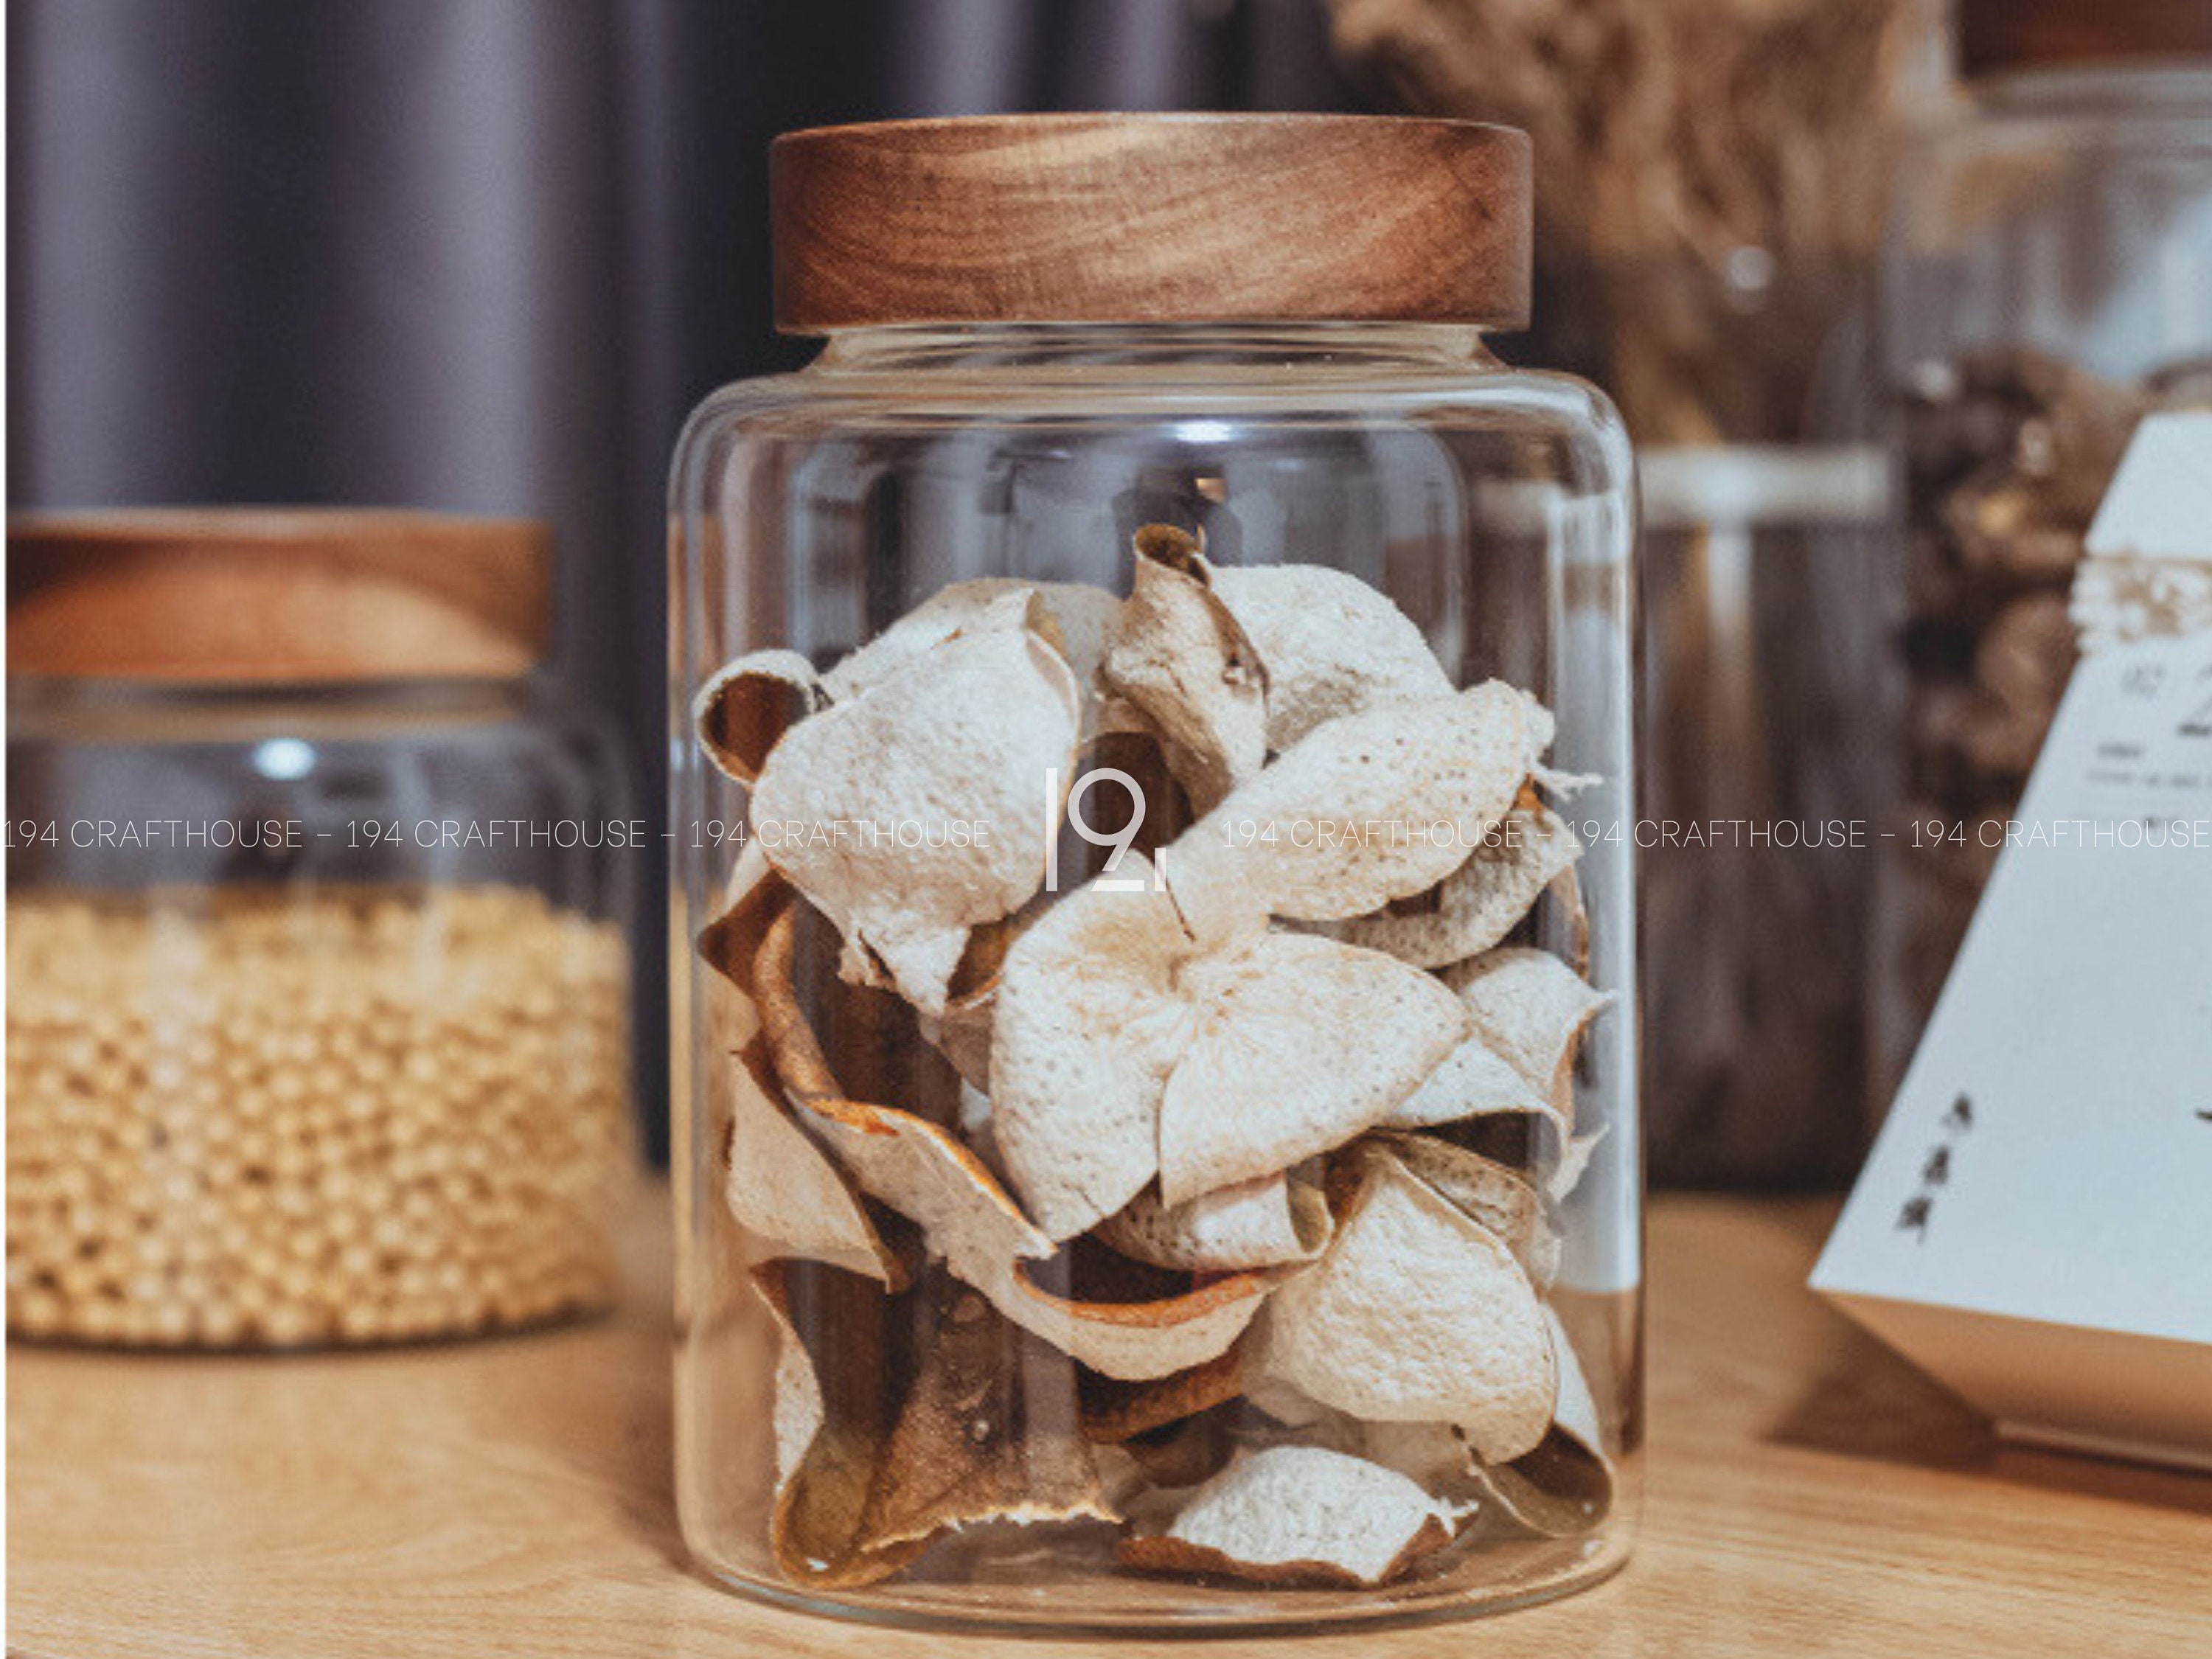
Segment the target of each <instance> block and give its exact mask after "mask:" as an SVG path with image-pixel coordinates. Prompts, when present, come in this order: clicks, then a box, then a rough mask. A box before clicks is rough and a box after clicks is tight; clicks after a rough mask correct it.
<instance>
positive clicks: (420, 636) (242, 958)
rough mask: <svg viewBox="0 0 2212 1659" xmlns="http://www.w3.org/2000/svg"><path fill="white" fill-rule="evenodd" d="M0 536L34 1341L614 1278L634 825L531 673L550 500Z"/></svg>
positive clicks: (443, 1304) (19, 1187)
mask: <svg viewBox="0 0 2212 1659" xmlns="http://www.w3.org/2000/svg"><path fill="white" fill-rule="evenodd" d="M8 541H9V560H8V648H9V686H8V696H9V704H8V763H7V764H8V811H9V821H8V941H7V943H8V980H7V1032H8V1048H7V1083H8V1153H9V1157H8V1291H9V1294H8V1326H9V1331H10V1333H11V1334H21V1335H27V1336H38V1337H49V1338H56V1339H62V1340H76V1341H87V1342H115V1343H129V1344H142V1345H154V1346H193V1347H277V1346H299V1345H313V1344H344V1343H360V1342H373V1341H380V1340H403V1339H416V1338H425V1337H433V1336H451V1335H459V1334H468V1333H473V1332H477V1331H484V1330H490V1329H495V1328H509V1327H513V1326H518V1325H524V1324H528V1323H532V1322H538V1321H543V1320H545V1319H548V1318H550V1317H552V1316H556V1315H560V1314H562V1313H566V1312H569V1311H572V1310H580V1309H585V1308H590V1307H593V1306H596V1305H598V1304H601V1303H603V1302H604V1301H605V1299H606V1298H607V1297H608V1295H609V1293H610V1291H611V1231H610V1230H611V1225H612V1223H613V1220H614V1215H613V1212H612V1208H611V1206H612V1205H613V1204H614V1203H615V1202H616V1201H617V1200H618V1199H619V1198H620V1196H621V1183H622V1182H623V1179H624V1177H625V1176H626V1175H627V1174H628V1172H629V1170H630V1169H631V1167H632V1164H633V1159H634V1155H633V1152H632V1151H631V1147H632V1142H633V1127H632V1121H631V1118H630V1114H629V1062H630V1056H629V1046H628V1037H627V1024H628V1003H627V997H628V978H629V972H628V969H629V964H628V946H627V943H626V939H625V935H624V934H623V931H622V924H623V911H624V909H625V904H624V902H623V881H624V879H625V873H624V867H623V866H624V862H625V860H626V853H625V850H624V849H625V847H626V845H627V844H628V843H629V842H631V841H633V840H634V839H635V835H636V833H637V832H636V829H635V825H634V824H632V823H629V822H627V821H626V820H625V819H624V818H623V817H622V811H623V809H622V805H621V801H622V797H623V790H622V787H621V786H620V781H619V780H620V773H619V769H618V768H617V766H616V764H615V761H614V751H613V750H612V749H611V745H610V744H609V743H608V741H607V739H606V738H605V735H604V734H603V729H602V727H601V726H600V724H599V721H598V720H596V719H595V718H594V717H592V716H590V715H588V714H585V713H583V712H582V711H580V710H579V709H577V708H575V707H574V706H573V705H572V704H570V703H568V702H567V701H565V700H564V699H563V698H562V697H561V696H559V695H557V693H556V691H555V690H554V688H553V687H552V686H551V685H550V683H548V682H547V681H546V680H544V678H542V677H541V676H540V674H539V673H538V664H539V660H540V658H541V656H542V654H543V651H544V644H545V640H546V631H547V628H546V625H547V621H548V601H549V594H550V586H549V581H550V539H549V538H548V536H547V533H546V532H545V531H544V527H543V526H538V525H533V524H527V523H521V522H509V521H501V520H471V519H461V518H452V517H443V516H437V515H432V514H427V513H368V512H337V511H300V512H276V511H258V510H256V511H227V510H195V511H190V512H182V511H179V512H130V513H99V514H91V513H87V514H62V515H55V516H50V517H32V518H19V519H15V520H11V521H10V524H9V532H8Z"/></svg>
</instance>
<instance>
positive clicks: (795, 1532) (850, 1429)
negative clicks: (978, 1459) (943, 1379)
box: [752, 1261, 925, 1589]
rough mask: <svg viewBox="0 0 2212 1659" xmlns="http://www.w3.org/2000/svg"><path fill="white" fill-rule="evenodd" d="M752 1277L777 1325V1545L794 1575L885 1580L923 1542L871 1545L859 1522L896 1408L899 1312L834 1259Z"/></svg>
mask: <svg viewBox="0 0 2212 1659" xmlns="http://www.w3.org/2000/svg"><path fill="white" fill-rule="evenodd" d="M752 1280H753V1286H754V1289H755V1290H756V1291H757V1292H758V1293H759V1295H760V1297H761V1299H762V1301H763V1303H764V1304H766V1306H767V1309H768V1312H769V1318H770V1320H771V1321H772V1322H773V1323H774V1325H775V1330H776V1334H777V1352H776V1365H775V1403H774V1407H773V1409H772V1413H771V1424H772V1429H773V1433H774V1436H775V1460H776V1486H775V1503H774V1507H773V1508H772V1509H771V1510H770V1511H769V1550H770V1552H771V1553H773V1554H774V1556H775V1562H776V1565H777V1566H778V1567H780V1568H781V1570H782V1571H783V1574H784V1576H785V1577H787V1578H788V1579H789V1580H791V1582H792V1583H794V1584H799V1585H803V1586H807V1587H810V1588H813V1589H851V1588H855V1587H857V1586H860V1585H862V1584H872V1583H879V1582H880V1581H882V1580H883V1579H885V1578H888V1577H890V1576H891V1575H892V1574H893V1573H895V1572H897V1571H899V1570H900V1569H901V1568H902V1567H904V1566H906V1565H908V1563H909V1562H911V1561H912V1560H913V1559H915V1557H916V1556H918V1555H920V1554H921V1552H922V1549H923V1548H924V1547H925V1541H921V1540H915V1541H904V1542H900V1543H896V1544H890V1545H888V1546H885V1547H870V1545H869V1544H868V1543H867V1542H866V1539H865V1536H864V1534H863V1533H862V1530H861V1523H862V1516H863V1514H864V1512H865V1510H866V1504H867V1501H868V1497H869V1494H870V1492H872V1489H873V1487H874V1485H875V1478H876V1472H877V1468H878V1463H879V1462H880V1458H881V1453H882V1449H883V1444H884V1437H885V1435H886V1434H887V1433H888V1431H889V1428H890V1418H891V1413H892V1410H893V1409H894V1401H893V1400H892V1399H891V1396H890V1389H889V1387H888V1381H887V1379H888V1378H889V1377H890V1375H891V1373H892V1372H893V1371H895V1370H899V1369H901V1367H900V1365H899V1364H898V1363H897V1361H896V1358H895V1356H894V1352H893V1350H894V1349H895V1347H896V1336H897V1327H898V1325H899V1324H900V1322H901V1321H900V1319H899V1317H898V1316H897V1315H896V1313H895V1311H894V1310H893V1304H891V1303H890V1299H889V1298H887V1297H885V1296H884V1294H883V1290H882V1287H881V1286H879V1285H875V1284H873V1283H872V1282H871V1281H869V1280H867V1279H860V1278H858V1277H855V1276H854V1275H853V1274H851V1273H842V1272H840V1271H839V1270H838V1269H836V1268H834V1267H823V1266H821V1265H819V1264H817V1263H812V1262H800V1261H769V1262H765V1263H763V1264H762V1265H761V1266H760V1267H756V1268H754V1269H753V1274H752Z"/></svg>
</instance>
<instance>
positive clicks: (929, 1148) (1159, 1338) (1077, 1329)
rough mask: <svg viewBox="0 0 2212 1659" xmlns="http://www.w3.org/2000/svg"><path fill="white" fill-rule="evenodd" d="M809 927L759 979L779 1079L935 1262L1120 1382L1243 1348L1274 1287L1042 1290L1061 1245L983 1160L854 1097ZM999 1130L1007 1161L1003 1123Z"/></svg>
mask: <svg viewBox="0 0 2212 1659" xmlns="http://www.w3.org/2000/svg"><path fill="white" fill-rule="evenodd" d="M797 916H798V910H797V907H796V906H795V905H787V906H786V907H785V908H783V909H782V911H781V913H780V914H779V915H777V916H776V918H775V921H772V922H771V923H770V924H769V927H768V928H767V930H766V932H765V933H764V934H763V939H762V942H761V946H760V951H759V954H758V956H757V958H756V963H755V969H754V983H755V987H756V994H757V1000H758V1001H759V1004H760V1008H761V1019H762V1024H763V1031H764V1033H765V1036H766V1039H767V1042H768V1043H769V1050H770V1053H771V1054H773V1056H774V1058H775V1066H776V1072H777V1075H778V1076H779V1078H780V1079H781V1081H782V1083H783V1085H784V1087H785V1089H786V1090H787V1091H789V1092H790V1093H791V1095H792V1096H793V1098H795V1099H796V1100H797V1101H799V1103H800V1104H801V1105H802V1106H804V1107H805V1108H806V1109H807V1110H808V1111H809V1112H810V1113H811V1115H812V1121H813V1122H814V1124H815V1127H816V1128H817V1133H819V1134H820V1136H821V1138H822V1139H823V1140H824V1141H826V1142H827V1143H828V1144H829V1146H830V1148H831V1150H832V1151H833V1152H836V1155H837V1157H838V1158H839V1160H840V1161H841V1162H842V1164H844V1166H845V1167H846V1169H847V1170H849V1171H850V1172H851V1173H852V1175H853V1176H854V1179H855V1180H857V1181H858V1182H860V1186H861V1187H862V1188H864V1189H865V1190H866V1192H867V1193H868V1194H870V1195H871V1196H872V1197H874V1198H876V1199H877V1200H880V1201H881V1202H883V1203H884V1204H886V1205H889V1206H890V1207H891V1208H892V1209H894V1210H896V1211H897V1212H899V1213H900V1214H902V1215H903V1216H905V1217H907V1218H908V1219H909V1220H911V1221H914V1222H915V1223H916V1224H917V1225H919V1226H920V1227H921V1230H922V1235H923V1238H924V1240H925V1243H927V1248H928V1249H929V1252H930V1254H931V1255H933V1256H937V1257H941V1258H942V1259H943V1260H944V1261H945V1265H946V1266H947V1267H949V1268H950V1269H951V1271H952V1272H953V1273H955V1274H956V1275H957V1276H958V1277H959V1278H960V1279H963V1280H965V1281H966V1282H967V1283H969V1284H970V1285H974V1286H975V1288H976V1289H977V1290H979V1291H981V1292H982V1293H983V1295H984V1296H985V1297H987V1299H988V1300H989V1302H990V1303H991V1304H992V1306H994V1308H996V1309H997V1310H999V1311H1000V1313H1002V1314H1004V1315H1005V1316H1006V1317H1007V1318H1008V1319H1010V1320H1012V1322H1014V1323H1015V1324H1017V1325H1018V1326H1020V1327H1021V1328H1023V1329H1024V1330H1026V1331H1030V1332H1032V1333H1034V1334H1036V1335H1038V1336H1041V1337H1042V1338H1043V1339H1044V1340H1046V1341H1048V1342H1049V1343H1051V1344H1052V1345H1053V1346H1054V1347H1056V1348H1058V1349H1060V1352H1063V1353H1066V1354H1067V1355H1069V1356H1070V1357H1071V1358H1074V1359H1076V1360H1079V1361H1080V1362H1081V1363H1082V1364H1085V1365H1088V1366H1090V1367H1091V1369H1092V1370H1097V1371H1100V1372H1103V1374H1104V1375H1106V1376H1114V1377H1121V1378H1123V1379H1126V1380H1131V1381H1141V1380H1145V1379H1148V1378H1152V1377H1158V1376H1169V1375H1171V1374H1172V1373H1174V1372H1176V1371H1180V1370H1188V1368H1190V1367H1191V1366H1194V1365H1197V1364H1203V1363H1204V1362H1206V1360H1209V1359H1212V1358H1215V1357H1216V1356H1217V1355H1218V1354H1220V1353H1221V1352H1223V1351H1224V1350H1225V1349H1226V1348H1227V1347H1228V1346H1230V1345H1231V1343H1233V1342H1234V1341H1236V1340H1237V1338H1238V1337H1239V1336H1241V1335H1242V1334H1243V1332H1244V1328H1245V1327H1246V1326H1247V1325H1249V1324H1250V1323H1251V1322H1252V1318H1253V1316H1255V1314H1256V1313H1257V1312H1258V1311H1259V1310H1260V1305H1261V1301H1262V1300H1263V1299H1264V1298H1265V1297H1266V1296H1267V1292H1268V1291H1270V1290H1271V1289H1273V1284H1274V1280H1273V1278H1272V1277H1270V1276H1269V1275H1267V1274H1266V1273H1237V1274H1234V1275H1231V1276H1230V1277H1226V1278H1222V1279H1213V1280H1212V1281H1210V1282H1208V1283H1206V1284H1204V1285H1197V1286H1195V1287H1194V1288H1191V1289H1188V1290H1186V1291H1180V1292H1178V1293H1174V1294H1169V1295H1164V1296H1156V1297H1150V1298H1148V1299H1146V1300H1142V1301H1130V1302H1121V1301H1094V1300H1089V1299H1085V1298H1081V1297H1070V1296H1063V1295H1061V1294H1059V1293H1058V1292H1056V1291H1054V1290H1052V1289H1049V1288H1048V1287H1047V1286H1046V1285H1042V1284H1040V1283H1038V1282H1037V1279H1036V1275H1035V1268H1034V1267H1033V1266H1032V1265H1030V1264H1033V1263H1035V1262H1036V1261H1038V1260H1040V1259H1041V1258H1043V1257H1046V1256H1048V1255H1051V1254H1052V1253H1053V1242H1052V1241H1051V1240H1050V1239H1049V1238H1048V1237H1046V1236H1045V1234H1044V1233H1043V1232H1042V1231H1040V1230H1039V1229H1038V1228H1037V1226H1036V1225H1035V1224H1034V1223H1033V1222H1031V1221H1030V1218H1029V1217H1028V1216H1027V1215H1025V1214H1024V1212H1023V1211H1022V1209H1021V1206H1019V1205H1018V1204H1016V1203H1015V1202H1014V1200H1013V1199H1012V1197H1010V1196H1009V1195H1008V1194H1007V1193H1006V1188H1003V1187H1001V1186H1000V1184H999V1181H998V1178H997V1177H996V1176H994V1175H993V1174H992V1172H991V1170H989V1169H988V1168H987V1166H986V1165H985V1164H983V1163H982V1161H981V1159H979V1158H977V1157H976V1156H975V1153H974V1152H970V1151H969V1149H968V1148H967V1147H966V1146H963V1145H962V1144H961V1143H960V1142H959V1140H957V1139H956V1138H955V1137H954V1136H953V1135H951V1133H948V1132H946V1131H945V1129H942V1128H940V1127H938V1125H936V1124H934V1123H932V1122H928V1121H925V1120H923V1119H921V1118H919V1117H916V1116H915V1115H912V1114H911V1113H908V1112H903V1111H900V1110H898V1109H896V1108H893V1107H888V1106H877V1105H872V1104H869V1103H866V1102H861V1101H854V1100H849V1099H846V1098H844V1097H843V1096H842V1092H841V1090H840V1085H839V1084H838V1080H837V1078H836V1074H835V1073H833V1072H832V1071H831V1069H830V1067H829V1061H828V1059H827V1057H826V1056H825V1055H824V1054H823V1052H822V1048H821V1044H820V1042H819V1041H818V1040H817V1038H816V1036H815V1035H814V1033H813V1030H812V1029H811V1027H810V1026H809V1025H808V1024H807V1023H806V1020H805V1012H804V1011H803V1010H802V1009H801V1008H800V1007H799V1000H798V997H797V995H796V994H795V992H794V991H793V987H792V978H791V970H792V962H793V943H794V938H795V928H796V922H797ZM993 1126H994V1131H995V1132H997V1133H998V1134H999V1137H1000V1143H1001V1149H1002V1152H1003V1126H1002V1124H1001V1122H1000V1116H999V1114H998V1113H997V1112H995V1111H994V1117H993Z"/></svg>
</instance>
